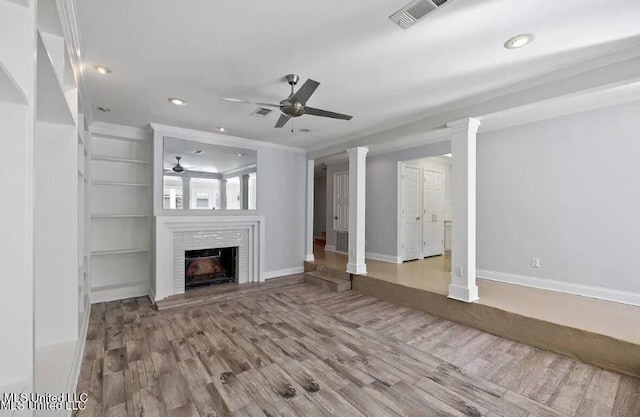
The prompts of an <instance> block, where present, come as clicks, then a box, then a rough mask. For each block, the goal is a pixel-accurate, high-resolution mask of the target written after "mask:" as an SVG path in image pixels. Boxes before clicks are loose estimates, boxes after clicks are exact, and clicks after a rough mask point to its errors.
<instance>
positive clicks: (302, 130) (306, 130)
mask: <svg viewBox="0 0 640 417" xmlns="http://www.w3.org/2000/svg"><path fill="white" fill-rule="evenodd" d="M300 132H302V133H309V132H311V129H300Z"/></svg>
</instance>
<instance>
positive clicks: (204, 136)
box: [150, 123, 307, 154]
mask: <svg viewBox="0 0 640 417" xmlns="http://www.w3.org/2000/svg"><path fill="white" fill-rule="evenodd" d="M150 124H151V128H152V129H153V130H154V131H155V132H157V133H159V134H161V135H162V136H175V137H178V138H180V139H187V140H195V141H198V142H205V143H210V142H209V141H210V140H211V139H213V140H214V141H215V143H216V144H220V145H227V146H233V147H236V148H237V147H242V146H245V147H249V148H271V149H280V150H283V151H289V152H297V153H302V154H306V153H307V151H306V150H305V149H302V148H296V147H293V146H286V145H280V144H277V143H272V142H264V141H261V140H255V139H247V138H242V137H239V136H231V135H223V134H221V133H214V132H204V131H201V130H194V129H186V128H182V127H176V126H167V125H162V124H159V123H150Z"/></svg>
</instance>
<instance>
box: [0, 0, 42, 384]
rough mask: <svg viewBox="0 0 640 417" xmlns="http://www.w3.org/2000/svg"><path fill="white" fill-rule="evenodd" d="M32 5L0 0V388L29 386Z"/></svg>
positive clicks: (33, 100) (31, 353)
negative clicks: (0, 156)
mask: <svg viewBox="0 0 640 417" xmlns="http://www.w3.org/2000/svg"><path fill="white" fill-rule="evenodd" d="M35 22H36V17H35V8H34V7H33V5H32V4H31V2H30V1H28V0H14V1H8V0H0V138H2V150H3V153H4V154H5V155H11V158H7V160H6V161H4V163H3V164H0V176H2V177H3V178H10V179H11V180H10V181H5V182H4V183H3V185H2V194H3V196H4V197H5V200H6V201H5V202H4V204H2V205H0V230H2V236H3V237H4V239H2V242H0V265H2V276H3V277H6V279H7V280H9V281H7V282H10V285H7V286H6V288H5V289H6V290H5V291H2V292H0V312H1V314H0V340H2V342H0V392H31V391H33V383H34V378H33V373H34V360H33V359H34V331H35V329H34V297H33V293H34V268H33V262H34V239H33V227H34V216H33V214H34V212H33V210H34V203H33V197H34V189H33V171H34V169H33V168H34V167H33V163H34V155H33V154H34V124H35V103H36V97H35V88H34V86H35V82H36V65H35V60H34V56H35V54H36V50H35V44H36V39H35V33H36V32H35V31H36V23H35Z"/></svg>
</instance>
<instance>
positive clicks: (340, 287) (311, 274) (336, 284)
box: [304, 271, 351, 292]
mask: <svg viewBox="0 0 640 417" xmlns="http://www.w3.org/2000/svg"><path fill="white" fill-rule="evenodd" d="M304 280H305V281H306V282H308V283H310V284H313V285H317V286H318V287H322V288H326V289H328V290H329V291H333V292H343V291H349V290H350V289H351V281H350V280H345V279H342V278H338V277H335V276H333V275H330V274H326V273H324V272H319V271H308V272H305V273H304Z"/></svg>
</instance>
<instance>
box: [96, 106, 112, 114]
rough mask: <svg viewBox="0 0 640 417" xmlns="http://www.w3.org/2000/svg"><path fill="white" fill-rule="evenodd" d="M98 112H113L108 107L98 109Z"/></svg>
mask: <svg viewBox="0 0 640 417" xmlns="http://www.w3.org/2000/svg"><path fill="white" fill-rule="evenodd" d="M98 110H100V111H101V112H103V113H109V112H110V111H111V109H110V108H107V107H98Z"/></svg>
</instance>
